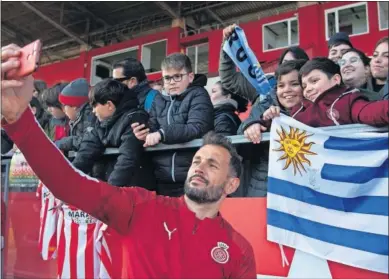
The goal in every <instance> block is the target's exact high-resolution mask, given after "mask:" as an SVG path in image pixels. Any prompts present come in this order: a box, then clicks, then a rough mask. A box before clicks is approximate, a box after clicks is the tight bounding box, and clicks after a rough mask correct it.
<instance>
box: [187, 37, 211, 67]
mask: <svg viewBox="0 0 389 279" xmlns="http://www.w3.org/2000/svg"><path fill="white" fill-rule="evenodd" d="M203 45H208V66H209V42H205V43H201V44H197V45H191V46H187V47H186V49H185V53H186V55H188V48H190V47H194V48H195V50H196V51H195V61H194V71H193V73H195V74H197V64H198V63H197V62H198V59H199V55H198V54H199V46H203ZM208 71H209V68H208Z"/></svg>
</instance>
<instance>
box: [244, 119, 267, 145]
mask: <svg viewBox="0 0 389 279" xmlns="http://www.w3.org/2000/svg"><path fill="white" fill-rule="evenodd" d="M266 130H267V129H266V127H264V126H262V125H261V124H259V123H255V124H252V125H250V126H249V127H248V128H247V129H246V130H245V131H244V136H245V137H246V138H247V139H248V140H249V141H251V142H252V143H254V144H258V143H260V142H261V139H262V132H265V131H266Z"/></svg>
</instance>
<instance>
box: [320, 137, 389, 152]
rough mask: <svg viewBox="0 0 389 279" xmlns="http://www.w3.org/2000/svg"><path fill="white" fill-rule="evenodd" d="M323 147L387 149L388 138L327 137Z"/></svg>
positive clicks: (357, 149)
mask: <svg viewBox="0 0 389 279" xmlns="http://www.w3.org/2000/svg"><path fill="white" fill-rule="evenodd" d="M324 148H325V149H334V150H345V151H370V150H371V151H374V150H388V149H389V141H388V138H365V139H347V138H338V137H329V138H328V140H326V141H325V142H324Z"/></svg>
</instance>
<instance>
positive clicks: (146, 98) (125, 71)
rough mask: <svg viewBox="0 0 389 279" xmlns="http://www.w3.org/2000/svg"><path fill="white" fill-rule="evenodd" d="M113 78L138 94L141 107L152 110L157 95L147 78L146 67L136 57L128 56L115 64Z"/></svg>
mask: <svg viewBox="0 0 389 279" xmlns="http://www.w3.org/2000/svg"><path fill="white" fill-rule="evenodd" d="M113 79H114V80H117V81H120V82H121V83H123V84H124V85H126V86H127V87H128V88H129V89H131V90H134V91H135V93H136V95H137V96H138V101H139V107H140V108H143V109H144V110H146V111H147V112H149V111H150V109H151V106H152V103H153V101H154V98H155V95H156V94H157V93H158V92H157V91H156V90H153V89H152V88H151V87H150V85H149V82H148V80H147V76H146V72H145V69H144V67H143V65H142V63H140V62H139V61H138V60H136V59H135V58H127V59H124V60H122V61H119V62H116V63H115V64H114V65H113Z"/></svg>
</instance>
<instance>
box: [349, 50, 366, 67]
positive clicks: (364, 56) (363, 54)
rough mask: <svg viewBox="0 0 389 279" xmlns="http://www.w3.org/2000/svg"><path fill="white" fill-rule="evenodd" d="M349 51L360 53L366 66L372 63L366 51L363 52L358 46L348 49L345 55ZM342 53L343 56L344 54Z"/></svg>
mask: <svg viewBox="0 0 389 279" xmlns="http://www.w3.org/2000/svg"><path fill="white" fill-rule="evenodd" d="M348 52H355V53H356V54H358V56H359V58H360V59H361V61H362V63H363V65H365V66H369V65H370V60H371V59H370V58H369V57H367V56H366V54H365V53H363V52H362V51H360V50H359V49H356V48H350V49H348V50H346V51H345V52H344V53H343V55H345V54H346V53H348ZM343 55H342V56H343Z"/></svg>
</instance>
